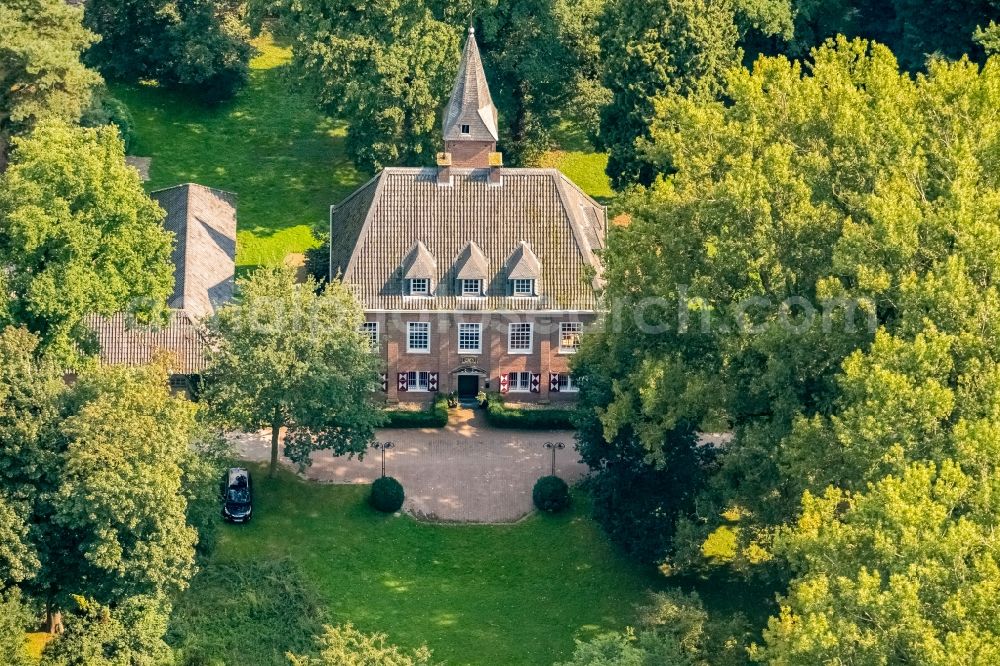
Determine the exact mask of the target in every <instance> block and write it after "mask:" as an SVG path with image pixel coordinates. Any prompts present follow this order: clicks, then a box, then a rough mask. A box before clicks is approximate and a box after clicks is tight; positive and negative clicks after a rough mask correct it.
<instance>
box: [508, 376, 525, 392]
mask: <svg viewBox="0 0 1000 666" xmlns="http://www.w3.org/2000/svg"><path fill="white" fill-rule="evenodd" d="M507 392H508V393H531V373H530V372H508V373H507Z"/></svg>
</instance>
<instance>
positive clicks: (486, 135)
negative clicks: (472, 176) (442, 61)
mask: <svg viewBox="0 0 1000 666" xmlns="http://www.w3.org/2000/svg"><path fill="white" fill-rule="evenodd" d="M443 129H444V143H445V150H446V151H447V152H449V153H451V154H452V164H453V165H454V166H457V167H487V166H489V155H490V153H492V152H494V151H495V150H496V144H497V140H498V139H499V138H500V134H499V132H498V131H497V108H496V106H494V105H493V98H492V97H491V96H490V86H489V84H488V83H487V82H486V73H485V72H484V71H483V61H482V59H481V58H480V57H479V46H478V45H477V44H476V31H475V29H474V28H473V27H472V26H469V38H468V39H467V40H466V41H465V48H464V49H463V51H462V61H461V63H459V66H458V75H457V76H456V77H455V87H454V88H453V89H452V91H451V98H450V99H449V100H448V106H447V107H445V110H444V122H443Z"/></svg>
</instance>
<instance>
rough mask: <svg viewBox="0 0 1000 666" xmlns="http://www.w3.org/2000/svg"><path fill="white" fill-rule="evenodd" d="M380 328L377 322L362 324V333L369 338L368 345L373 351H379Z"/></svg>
mask: <svg viewBox="0 0 1000 666" xmlns="http://www.w3.org/2000/svg"><path fill="white" fill-rule="evenodd" d="M378 329H379V327H378V322H377V321H366V322H364V323H362V324H361V332H362V333H363V334H365V335H367V336H368V343H369V345H370V346H371V349H372V351H378V349H379V330H378Z"/></svg>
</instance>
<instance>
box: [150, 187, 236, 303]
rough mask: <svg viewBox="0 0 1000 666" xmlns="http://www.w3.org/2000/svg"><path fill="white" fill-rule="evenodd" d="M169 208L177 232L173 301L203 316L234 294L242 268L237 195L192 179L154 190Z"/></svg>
mask: <svg viewBox="0 0 1000 666" xmlns="http://www.w3.org/2000/svg"><path fill="white" fill-rule="evenodd" d="M150 196H151V197H152V198H153V199H154V200H155V201H156V202H157V203H158V204H160V206H161V207H162V208H163V209H164V210H165V211H167V217H166V219H164V220H163V226H164V227H165V228H166V229H167V230H168V231H172V232H174V235H175V237H176V242H175V245H174V252H173V256H172V259H173V262H174V293H173V295H171V297H170V300H169V301H168V302H167V303H168V305H169V306H170V307H171V308H174V309H177V310H184V311H186V312H187V313H188V314H189V315H191V316H192V317H195V318H196V319H197V318H200V317H204V316H206V315H210V314H212V313H213V312H215V306H216V305H219V304H221V303H226V302H228V301H230V300H232V298H233V277H234V273H235V268H236V195H235V194H231V193H229V192H223V191H222V190H215V189H212V188H209V187H205V186H203V185H196V184H193V183H187V184H185V185H178V186H176V187H171V188H168V189H165V190H158V191H156V192H153V193H152V194H151V195H150Z"/></svg>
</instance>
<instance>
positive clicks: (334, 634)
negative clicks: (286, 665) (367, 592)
mask: <svg viewBox="0 0 1000 666" xmlns="http://www.w3.org/2000/svg"><path fill="white" fill-rule="evenodd" d="M316 642H317V647H318V654H317V655H316V656H309V655H305V656H295V655H289V657H290V658H291V661H292V665H293V666H368V665H369V664H379V666H432V662H431V651H430V650H428V649H427V648H426V647H421V648H418V649H416V650H403V649H402V648H399V647H396V646H395V645H392V644H391V643H389V642H388V636H386V635H385V634H381V633H375V634H365V633H363V632H361V631H358V630H357V629H355V628H354V627H353V626H352V625H350V624H346V625H343V626H337V627H329V626H328V627H325V628H324V631H323V633H322V634H320V635H319V636H318V637H317V639H316Z"/></svg>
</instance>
